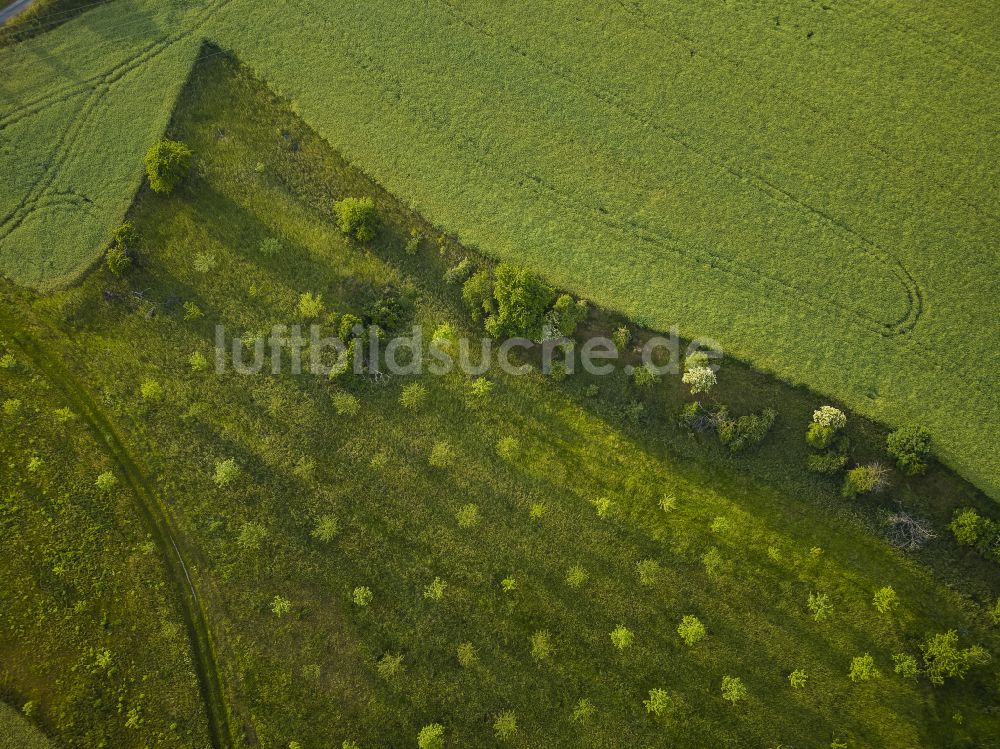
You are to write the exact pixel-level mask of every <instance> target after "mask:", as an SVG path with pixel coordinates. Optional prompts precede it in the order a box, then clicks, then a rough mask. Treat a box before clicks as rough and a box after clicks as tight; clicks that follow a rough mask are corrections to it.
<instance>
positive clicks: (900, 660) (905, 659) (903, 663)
mask: <svg viewBox="0 0 1000 749" xmlns="http://www.w3.org/2000/svg"><path fill="white" fill-rule="evenodd" d="M892 662H893V663H894V664H895V665H894V666H893V669H892V670H893V671H895V672H896V673H897V674H899V675H900V676H902V677H903V678H904V679H916V678H917V674H918V673H919V671H920V669H918V668H917V659H916V658H914V657H913V656H912V655H910V654H909V653H896V654H894V655H893V656H892Z"/></svg>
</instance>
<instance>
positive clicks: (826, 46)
mask: <svg viewBox="0 0 1000 749" xmlns="http://www.w3.org/2000/svg"><path fill="white" fill-rule="evenodd" d="M280 8H281V10H280V12H275V11H274V10H273V9H272V7H271V6H270V5H269V4H266V3H260V2H256V1H251V0H198V1H197V2H191V1H190V0H115V2H113V3H108V4H104V5H100V6H98V7H96V8H93V9H90V10H88V11H87V12H86V13H84V14H82V15H81V16H79V17H76V18H74V19H73V20H72V21H70V22H67V23H65V24H62V25H61V26H58V27H57V28H55V29H53V30H52V31H51V32H49V33H46V34H42V35H38V36H35V37H33V38H31V39H28V40H26V41H25V42H23V43H19V44H16V45H12V46H9V47H7V48H4V49H2V50H0V69H2V70H3V71H4V73H5V77H4V79H3V81H2V84H0V133H2V134H3V135H2V138H3V143H4V145H3V146H2V148H3V150H2V158H0V268H2V269H3V272H4V274H5V275H7V276H8V277H10V278H12V279H14V280H15V281H16V282H18V283H21V284H24V285H27V286H31V287H34V288H43V289H50V288H53V287H58V286H59V285H61V284H65V283H68V282H71V281H72V280H74V279H76V278H78V277H79V276H80V274H81V273H83V272H84V271H85V270H86V269H87V268H88V267H90V266H91V265H92V264H93V263H94V262H95V260H96V259H97V258H98V257H99V255H100V254H101V253H102V252H103V250H104V248H105V247H106V246H107V242H108V239H109V232H110V230H111V228H112V227H114V226H116V225H117V224H118V223H120V222H121V220H122V218H123V216H124V213H125V211H126V209H127V207H128V206H129V204H130V202H131V199H132V197H133V195H134V194H135V191H136V189H137V188H138V186H139V185H140V183H141V181H142V171H141V168H140V162H141V157H142V155H143V154H144V153H145V152H146V150H147V149H148V148H149V146H150V145H152V144H153V143H154V142H155V141H156V140H157V139H159V138H160V137H161V136H162V131H163V127H164V125H165V123H166V121H167V118H168V116H169V112H170V110H171V108H172V105H173V103H174V101H175V100H176V96H177V95H178V94H179V91H180V88H181V85H182V83H183V81H184V80H185V78H186V76H187V75H188V72H189V71H190V69H191V65H192V64H193V61H194V58H195V55H196V53H197V49H198V46H199V45H200V43H201V42H202V40H204V39H209V40H213V41H214V42H216V43H217V44H218V45H219V46H220V47H222V48H224V49H230V50H234V51H235V52H236V54H237V55H238V56H239V57H240V59H242V60H244V61H245V62H246V63H247V64H248V65H249V66H250V67H251V68H252V69H253V70H254V71H255V73H256V74H257V75H258V76H260V77H261V78H262V79H264V80H266V81H268V83H269V84H270V85H271V87H272V88H273V89H274V90H277V91H280V92H281V93H283V94H285V95H286V96H287V97H288V98H289V99H290V100H291V101H293V102H294V106H295V107H296V110H297V111H298V112H300V113H301V114H302V116H303V118H304V119H305V120H306V121H307V122H308V123H310V124H311V125H312V126H313V127H315V129H316V130H317V131H318V132H319V133H320V134H321V135H323V136H324V137H325V138H326V139H327V140H328V141H329V142H330V143H331V144H332V145H333V146H334V147H335V148H336V149H338V150H339V151H340V152H342V153H344V154H346V155H347V156H348V157H349V158H350V159H351V160H352V162H353V163H355V164H357V165H358V166H359V167H361V168H362V169H364V170H365V171H366V173H368V174H370V175H372V176H373V177H374V178H375V179H376V180H378V181H379V182H380V183H381V184H383V185H384V186H385V187H386V188H387V189H389V190H390V191H391V192H393V193H394V194H396V195H398V196H400V197H401V199H403V200H404V201H405V202H407V203H408V204H410V205H413V206H416V207H417V208H418V209H419V210H420V211H421V213H422V214H423V215H425V216H427V217H428V218H430V219H431V220H432V221H433V222H434V223H435V225H437V226H440V227H442V228H444V229H446V230H447V231H449V232H451V233H454V234H455V235H457V236H458V237H460V238H461V239H462V241H463V242H464V243H465V244H466V245H468V246H473V245H474V246H477V247H479V248H481V249H482V251H484V252H485V253H487V254H489V255H490V256H492V257H494V258H496V259H503V260H507V261H510V262H513V263H515V264H518V265H526V266H527V267H529V268H530V269H531V270H534V271H535V272H537V273H540V274H542V275H543V277H544V278H545V279H546V281H547V282H548V283H550V284H553V285H556V286H561V287H564V288H567V289H570V290H572V291H574V292H575V293H577V294H579V295H583V296H585V297H587V298H589V299H592V300H594V301H595V302H597V303H599V304H601V305H602V306H604V307H606V308H614V309H616V310H618V311H620V312H621V313H624V314H626V315H628V316H629V317H630V318H632V319H634V320H636V321H639V322H642V323H644V324H646V325H649V326H651V327H655V328H658V329H661V330H662V329H667V328H669V327H670V326H672V325H674V324H677V325H679V326H680V328H681V330H682V332H684V333H685V334H686V335H690V336H694V335H709V336H712V337H714V338H716V339H718V340H719V341H720V342H721V343H722V344H723V345H724V347H725V348H726V350H727V351H728V352H730V353H733V354H736V355H737V356H739V357H741V358H743V359H746V360H748V361H751V362H753V363H754V364H755V365H756V366H758V367H759V368H762V369H764V370H767V371H773V372H775V373H777V374H779V375H780V376H781V377H782V378H784V379H785V380H786V381H789V382H795V383H807V384H808V385H810V386H811V387H812V388H814V389H815V390H816V391H818V392H822V393H825V394H826V395H828V396H829V397H835V398H837V399H838V400H840V401H843V402H844V403H845V404H846V405H848V406H850V407H851V408H852V410H854V411H855V412H859V413H864V414H866V415H867V416H869V417H872V418H876V419H879V420H881V421H884V422H886V423H889V424H893V425H901V424H905V423H920V424H925V425H926V426H927V427H928V428H929V429H930V430H931V432H932V434H933V437H934V441H935V444H936V446H937V450H938V452H939V455H940V456H941V457H943V458H944V459H945V460H946V462H947V463H948V464H949V465H951V466H953V467H956V468H958V469H959V470H960V471H961V472H962V473H963V475H965V476H966V477H967V478H969V479H970V480H972V481H973V482H974V483H976V484H977V485H978V486H980V487H981V488H983V489H984V490H986V491H987V492H988V493H990V494H992V495H993V496H994V498H998V497H1000V451H998V450H997V449H996V445H995V442H996V440H995V439H994V438H993V435H992V434H991V433H990V432H989V431H987V430H983V429H982V428H981V424H983V423H996V422H998V421H1000V385H998V378H997V376H996V373H997V372H998V371H1000V347H998V346H997V345H996V340H995V335H994V332H993V327H995V326H991V325H990V324H989V323H990V322H991V321H994V320H996V319H997V318H998V317H1000V293H998V280H997V274H996V273H995V272H993V271H994V269H995V267H996V253H995V245H996V242H995V237H996V234H997V223H998V213H997V206H998V205H1000V202H998V200H997V198H998V192H997V190H998V185H1000V180H998V165H1000V158H998V157H997V139H996V137H995V133H996V132H997V130H998V120H997V113H998V112H1000V107H998V106H997V101H998V98H997V97H998V87H997V85H996V83H997V80H998V78H1000V68H998V62H1000V55H998V52H997V39H998V38H1000V34H997V33H996V26H997V24H996V11H995V2H994V1H993V0H963V1H962V2H959V3H943V2H938V3H932V4H926V3H924V4H920V3H912V2H911V3H888V4H887V3H881V4H871V3H862V2H860V0H829V1H828V2H803V1H802V0H774V1H773V2H768V3H766V4H765V3H717V2H715V3H713V2H707V1H706V2H698V3H664V2H652V1H651V0H614V1H612V2H608V3H603V4H601V5H600V7H598V8H588V9H587V11H586V12H584V11H582V10H581V9H580V7H579V4H578V3H573V2H568V1H567V0H544V1H542V0H530V1H529V0H517V1H514V0H512V1H511V2H502V3H500V2H494V3H482V2H472V1H471V0H365V2H363V3H353V4H347V5H346V6H345V5H344V4H337V3H330V2H328V1H327V0H286V1H285V2H284V3H282V4H281V6H280ZM15 143H16V144H17V147H16V148H14V147H13V146H12V145H11V144H15ZM348 197H350V196H348ZM984 321H985V322H986V324H984Z"/></svg>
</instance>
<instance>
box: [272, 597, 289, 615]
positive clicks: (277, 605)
mask: <svg viewBox="0 0 1000 749" xmlns="http://www.w3.org/2000/svg"><path fill="white" fill-rule="evenodd" d="M291 610H292V602H291V601H289V600H288V599H287V598H285V597H284V596H275V597H274V599H273V600H272V601H271V611H272V612H274V615H275V616H277V617H282V616H284V615H285V614H287V613H288V612H290V611H291Z"/></svg>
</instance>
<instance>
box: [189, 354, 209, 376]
mask: <svg viewBox="0 0 1000 749" xmlns="http://www.w3.org/2000/svg"><path fill="white" fill-rule="evenodd" d="M188 366H189V367H191V371H192V372H202V371H204V370H205V369H207V368H208V359H206V358H205V355H204V354H203V353H201V352H200V351H193V352H192V353H191V356H189V357H188Z"/></svg>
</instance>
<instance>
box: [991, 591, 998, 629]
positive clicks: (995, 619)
mask: <svg viewBox="0 0 1000 749" xmlns="http://www.w3.org/2000/svg"><path fill="white" fill-rule="evenodd" d="M990 621H992V622H993V624H995V625H996V626H998V627H1000V598H998V599H997V602H996V603H995V604H994V605H993V608H991V609H990Z"/></svg>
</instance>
